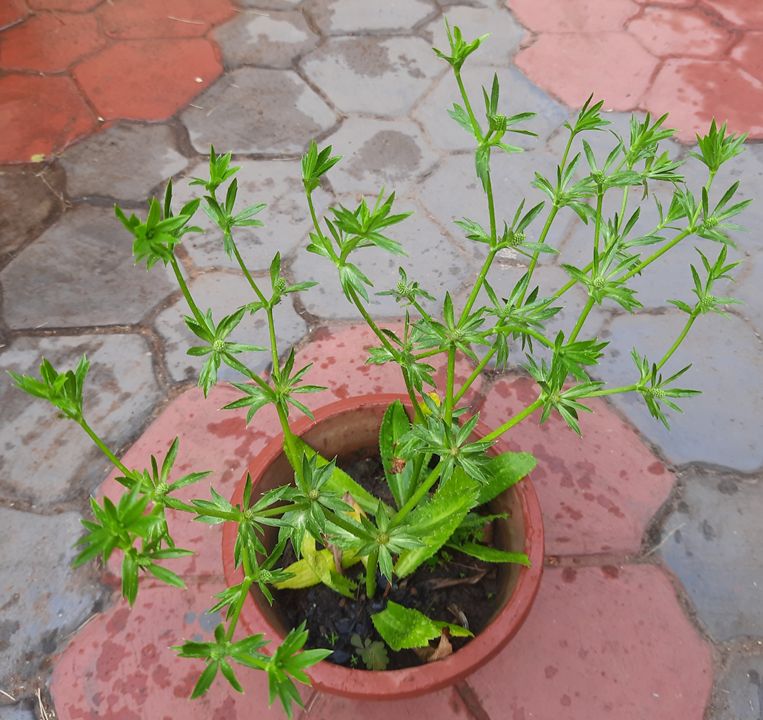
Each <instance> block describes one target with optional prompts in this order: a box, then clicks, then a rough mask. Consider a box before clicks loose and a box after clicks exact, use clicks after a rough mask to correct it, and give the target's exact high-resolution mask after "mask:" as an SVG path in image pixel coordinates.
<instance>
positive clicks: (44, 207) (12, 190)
mask: <svg viewBox="0 0 763 720" xmlns="http://www.w3.org/2000/svg"><path fill="white" fill-rule="evenodd" d="M62 186H63V173H61V171H60V168H58V167H56V166H53V167H48V168H40V169H39V170H37V171H35V170H34V169H33V168H31V167H30V168H24V169H19V170H15V169H13V168H4V169H3V170H2V171H0V196H2V197H3V199H4V200H3V203H2V206H0V265H3V264H5V260H6V259H7V260H10V258H11V257H13V256H14V255H15V254H16V253H17V252H18V251H19V250H20V249H21V248H22V247H24V245H25V244H26V243H28V242H29V241H30V240H33V239H34V238H35V237H36V236H37V235H38V234H39V233H40V232H41V231H42V230H43V229H44V227H45V226H46V225H47V224H48V223H49V222H50V221H51V220H52V219H53V218H54V217H55V216H56V215H57V214H58V213H59V212H60V211H61V205H62V203H61V201H60V200H59V199H58V198H57V197H56V196H55V195H54V194H53V193H54V192H61V187H62ZM51 188H52V189H51Z"/></svg>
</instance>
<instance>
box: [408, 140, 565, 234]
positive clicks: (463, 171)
mask: <svg viewBox="0 0 763 720" xmlns="http://www.w3.org/2000/svg"><path fill="white" fill-rule="evenodd" d="M555 162H556V159H555V158H554V157H553V156H552V155H551V154H550V153H549V152H547V151H545V150H534V151H532V152H525V153H516V154H512V155H507V154H506V153H503V152H500V151H498V152H494V153H493V155H492V159H491V177H492V183H493V194H494V197H495V203H496V217H497V220H498V223H499V227H502V222H503V220H506V221H507V222H510V221H511V219H512V217H513V216H514V212H515V211H516V209H517V206H518V205H519V203H520V202H521V200H522V199H523V198H526V203H525V207H526V208H527V209H529V208H530V207H532V206H533V205H534V204H536V203H538V202H541V201H542V200H543V199H544V196H543V195H542V194H541V192H540V191H539V190H537V189H536V188H534V187H532V186H531V184H530V183H531V182H532V180H533V171H534V170H537V171H539V172H542V173H545V174H548V173H550V172H552V170H553V168H554V166H555ZM419 196H420V198H421V200H422V202H423V204H424V205H425V206H426V208H427V209H428V210H429V212H430V213H432V215H433V216H434V217H435V218H437V220H438V221H439V222H440V223H442V224H443V225H445V226H446V227H448V228H453V226H452V224H451V223H452V221H453V220H457V219H459V218H462V217H468V218H471V219H473V220H477V221H478V222H480V223H482V224H483V225H484V226H485V227H487V226H488V211H487V200H486V196H485V193H484V192H483V190H482V184H481V182H480V181H479V179H478V178H477V173H476V171H475V169H474V158H473V155H472V154H471V153H469V154H468V155H452V156H450V157H448V158H446V159H445V160H443V161H441V162H440V164H439V166H438V167H437V168H436V169H435V171H434V172H433V173H432V174H431V175H430V176H429V177H428V178H427V179H426V180H425V181H424V182H423V183H422V184H421V189H420V191H419ZM568 222H569V215H567V216H566V217H565V214H562V213H560V217H559V220H558V221H557V222H555V223H554V225H553V226H552V230H551V232H550V233H549V238H548V242H549V243H550V244H551V245H552V246H553V247H558V245H559V242H560V241H561V238H562V237H563V234H564V231H565V230H566V228H567V224H568ZM541 227H542V220H540V221H539V220H538V219H536V221H535V223H534V224H533V225H532V226H531V229H530V231H529V234H528V237H533V236H534V235H533V233H540V230H541ZM453 232H454V234H460V233H461V230H459V229H457V228H453Z"/></svg>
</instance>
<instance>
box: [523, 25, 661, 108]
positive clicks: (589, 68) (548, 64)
mask: <svg viewBox="0 0 763 720" xmlns="http://www.w3.org/2000/svg"><path fill="white" fill-rule="evenodd" d="M570 58H575V62H574V63H571V62H570ZM516 64H517V67H518V68H519V69H520V70H522V71H523V72H524V73H525V74H526V75H527V76H528V77H529V78H530V79H531V80H533V81H534V82H536V83H538V84H539V85H541V86H542V87H543V88H544V89H546V90H548V91H549V92H550V93H551V94H552V95H554V96H556V97H558V98H559V99H560V100H561V101H562V102H564V103H565V104H566V105H569V106H570V107H581V106H582V105H583V103H584V102H585V100H586V98H587V97H588V96H589V95H591V94H592V93H593V94H594V96H595V97H596V98H601V99H602V100H604V107H605V108H606V109H608V110H630V109H632V108H633V107H634V106H635V105H636V104H637V103H638V101H639V98H641V96H642V95H643V94H644V92H645V91H646V90H647V89H648V87H649V84H650V81H651V78H652V73H653V72H654V71H655V69H656V68H657V65H658V61H657V59H656V58H655V57H654V56H652V55H650V54H649V53H648V52H647V51H646V50H644V48H642V47H641V45H639V44H638V42H637V41H636V40H635V39H634V38H633V37H632V36H630V35H628V33H625V32H606V33H601V34H596V33H593V32H588V33H563V34H562V33H558V34H557V33H543V34H541V35H539V36H538V37H537V39H536V40H535V42H534V43H533V44H532V45H530V46H529V47H527V48H525V49H523V50H520V51H519V53H518V54H517V56H516ZM674 106H675V103H673V104H672V105H671V108H670V109H671V110H672V109H673V107H674ZM650 107H651V106H650Z"/></svg>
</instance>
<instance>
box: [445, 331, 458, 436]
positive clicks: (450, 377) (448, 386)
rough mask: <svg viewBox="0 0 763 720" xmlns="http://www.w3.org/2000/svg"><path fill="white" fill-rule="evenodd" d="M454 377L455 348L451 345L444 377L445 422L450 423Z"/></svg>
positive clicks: (451, 419)
mask: <svg viewBox="0 0 763 720" xmlns="http://www.w3.org/2000/svg"><path fill="white" fill-rule="evenodd" d="M455 376H456V346H455V345H451V346H450V347H449V348H448V368H447V372H446V376H445V421H446V422H447V423H451V422H452V421H453V405H454V402H455V398H454V397H453V384H454V382H455Z"/></svg>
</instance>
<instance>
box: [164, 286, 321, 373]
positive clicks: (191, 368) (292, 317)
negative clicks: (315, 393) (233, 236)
mask: <svg viewBox="0 0 763 720" xmlns="http://www.w3.org/2000/svg"><path fill="white" fill-rule="evenodd" d="M262 282H263V285H264V286H265V288H269V282H270V281H269V280H263V281H262ZM189 289H190V290H191V293H192V295H193V297H194V300H195V301H196V303H197V304H198V306H199V308H200V309H201V310H202V312H206V310H207V309H208V308H211V309H212V316H213V318H214V320H215V322H219V321H220V320H221V319H222V317H223V316H224V315H228V314H230V313H232V312H234V311H235V310H237V309H238V308H239V307H241V306H242V305H245V304H246V303H250V302H254V301H255V300H256V298H255V296H254V294H253V292H252V289H251V288H250V287H249V285H248V283H247V282H246V280H245V279H244V278H243V277H241V276H240V275H238V274H235V275H234V274H232V273H227V272H210V273H205V274H204V275H200V276H199V277H197V278H195V279H194V280H191V282H190V283H189ZM188 313H189V310H188V307H187V306H186V304H185V300H184V299H183V298H180V299H179V300H178V301H177V302H176V303H174V304H173V305H171V306H170V307H168V308H167V309H166V310H163V311H162V312H161V313H159V315H158V316H157V318H156V321H155V324H156V329H157V330H158V331H159V334H160V335H161V336H162V338H163V339H164V342H165V350H164V357H165V361H166V363H167V366H168V368H169V371H170V374H171V375H172V377H173V379H175V380H177V381H182V380H196V379H197V377H198V374H199V370H200V368H201V365H202V363H203V361H204V359H205V358H195V357H191V356H189V355H187V354H186V350H187V349H188V348H189V347H191V346H192V345H198V344H199V341H198V340H196V339H195V336H194V335H193V334H192V333H191V332H190V330H188V328H187V327H186V325H185V322H183V316H184V315H187V314H188ZM274 314H275V321H276V332H277V336H278V340H279V343H280V344H279V349H280V350H281V352H282V353H283V352H286V351H287V350H288V349H289V347H290V346H291V345H293V344H294V343H296V342H297V341H298V340H299V339H300V338H301V337H302V336H303V335H304V334H305V333H306V332H307V325H306V324H305V321H304V320H302V318H301V317H299V315H297V313H296V312H295V311H294V307H293V305H292V303H291V300H290V299H289V298H288V297H287V298H286V299H284V300H283V301H282V302H281V303H280V304H279V305H277V306H276V309H275V313H274ZM267 328H268V326H267V320H266V318H265V313H264V312H259V313H257V314H256V315H255V316H254V317H252V316H251V315H249V314H245V315H244V318H243V320H242V321H241V323H240V324H239V326H238V327H237V328H236V329H235V330H234V331H233V333H232V335H231V336H230V338H231V340H232V341H233V342H240V343H247V344H252V345H260V346H262V347H269V341H268V329H267ZM239 359H240V360H241V362H243V363H244V364H245V365H247V367H249V368H251V369H252V370H254V371H255V372H262V371H263V370H265V369H266V368H268V367H269V365H270V353H269V352H253V353H244V354H242V355H240V356H239ZM218 377H219V378H220V379H225V380H237V381H243V379H242V378H241V375H240V374H239V373H238V372H236V371H235V370H232V369H231V368H229V367H228V366H227V365H223V366H221V367H220V370H219V372H218Z"/></svg>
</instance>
